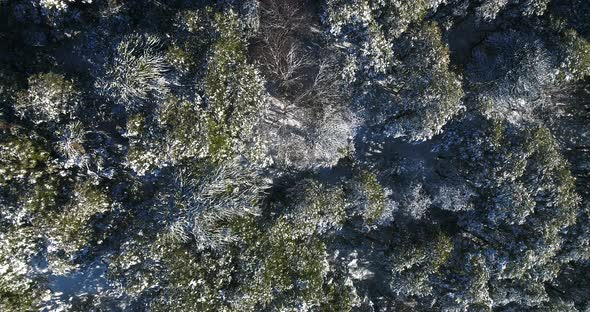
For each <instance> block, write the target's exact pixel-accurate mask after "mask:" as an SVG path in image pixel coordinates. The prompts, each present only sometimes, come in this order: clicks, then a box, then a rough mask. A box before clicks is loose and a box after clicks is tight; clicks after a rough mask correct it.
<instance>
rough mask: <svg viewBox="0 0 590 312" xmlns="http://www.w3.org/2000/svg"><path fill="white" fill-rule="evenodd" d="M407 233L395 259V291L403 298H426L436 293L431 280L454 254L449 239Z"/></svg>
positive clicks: (441, 235)
mask: <svg viewBox="0 0 590 312" xmlns="http://www.w3.org/2000/svg"><path fill="white" fill-rule="evenodd" d="M407 230H408V229H403V232H402V233H399V234H398V235H399V237H396V240H395V251H394V252H393V255H392V256H391V267H392V271H393V275H392V277H391V284H390V286H391V289H392V291H393V292H394V293H396V295H398V296H401V297H404V298H405V297H424V296H428V295H431V294H432V292H433V289H432V284H431V283H432V281H431V279H432V278H433V276H434V275H435V274H437V273H438V272H439V269H440V268H441V266H442V265H443V264H445V263H446V262H447V261H448V260H449V258H450V256H451V253H452V251H453V243H452V242H451V239H450V237H449V236H448V235H446V234H445V233H442V232H437V231H434V230H432V231H431V230H422V229H418V230H417V231H416V233H411V231H407Z"/></svg>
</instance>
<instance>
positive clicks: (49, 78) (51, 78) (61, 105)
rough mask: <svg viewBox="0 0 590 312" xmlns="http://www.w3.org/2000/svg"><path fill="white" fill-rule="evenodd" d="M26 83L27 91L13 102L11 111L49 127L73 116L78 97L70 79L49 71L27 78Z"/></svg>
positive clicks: (77, 107)
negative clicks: (27, 85)
mask: <svg viewBox="0 0 590 312" xmlns="http://www.w3.org/2000/svg"><path fill="white" fill-rule="evenodd" d="M28 84H29V87H28V89H27V91H24V92H22V93H21V94H20V95H19V96H18V98H17V101H16V102H15V103H14V110H15V111H16V112H17V114H18V115H19V116H20V117H21V118H27V119H29V120H31V121H32V122H33V123H35V124H44V125H46V126H50V127H51V126H55V124H57V123H59V122H60V121H64V120H67V119H68V118H75V114H76V112H77V110H78V109H79V106H80V105H81V99H80V93H79V91H78V90H77V88H76V86H75V85H74V83H73V82H72V81H71V80H68V79H66V78H65V77H64V76H63V75H60V74H56V73H51V72H49V73H42V74H36V75H33V76H31V77H29V79H28Z"/></svg>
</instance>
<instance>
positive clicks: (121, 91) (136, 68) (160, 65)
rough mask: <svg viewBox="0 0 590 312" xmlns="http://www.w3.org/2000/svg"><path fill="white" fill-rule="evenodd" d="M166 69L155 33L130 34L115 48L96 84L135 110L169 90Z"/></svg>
mask: <svg viewBox="0 0 590 312" xmlns="http://www.w3.org/2000/svg"><path fill="white" fill-rule="evenodd" d="M167 72H168V64H167V62H166V58H165V56H164V54H163V53H162V52H161V43H160V40H159V39H158V38H157V37H156V36H153V35H147V34H145V35H142V34H131V35H128V36H125V37H123V38H122V39H121V41H120V42H119V43H118V44H117V45H116V47H115V48H114V49H113V51H112V54H111V57H110V60H109V63H108V65H107V67H106V70H105V73H104V75H103V76H102V77H100V78H99V79H98V81H97V87H98V88H99V91H100V93H102V94H104V95H106V96H107V97H109V98H111V99H112V100H114V101H115V102H117V103H119V104H122V105H124V106H125V107H126V108H127V109H128V110H129V111H135V110H137V109H139V108H140V107H141V106H142V105H143V103H144V102H145V101H147V100H149V99H151V98H156V99H158V98H162V97H163V96H164V95H166V94H167V93H168V89H169V86H170V85H171V80H170V77H168V76H167Z"/></svg>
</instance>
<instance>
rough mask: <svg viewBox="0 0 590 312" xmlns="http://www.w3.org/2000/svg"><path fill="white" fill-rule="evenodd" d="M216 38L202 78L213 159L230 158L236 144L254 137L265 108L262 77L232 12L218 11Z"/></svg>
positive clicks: (236, 18)
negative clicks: (249, 58) (250, 57)
mask: <svg viewBox="0 0 590 312" xmlns="http://www.w3.org/2000/svg"><path fill="white" fill-rule="evenodd" d="M215 28H216V30H217V33H218V37H217V39H216V40H215V42H214V44H213V46H212V48H211V58H210V59H209V62H208V69H207V76H206V78H205V95H206V99H207V105H208V107H207V111H208V119H207V127H208V130H209V146H210V147H209V151H210V154H211V157H212V158H213V159H214V160H221V159H226V158H228V157H231V155H233V153H235V152H236V150H235V149H236V146H235V144H236V143H238V144H239V142H240V141H251V140H252V139H253V137H252V133H253V127H254V125H255V124H256V123H257V119H258V116H259V114H260V113H261V111H262V110H263V107H264V100H263V99H262V97H263V95H262V93H263V85H262V80H261V78H260V77H259V74H258V72H257V70H256V69H255V67H254V66H252V65H250V64H248V62H247V59H246V43H245V41H244V38H243V37H242V29H241V26H240V24H239V20H238V17H237V15H236V14H235V13H232V12H230V13H227V14H217V15H216V16H215Z"/></svg>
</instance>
